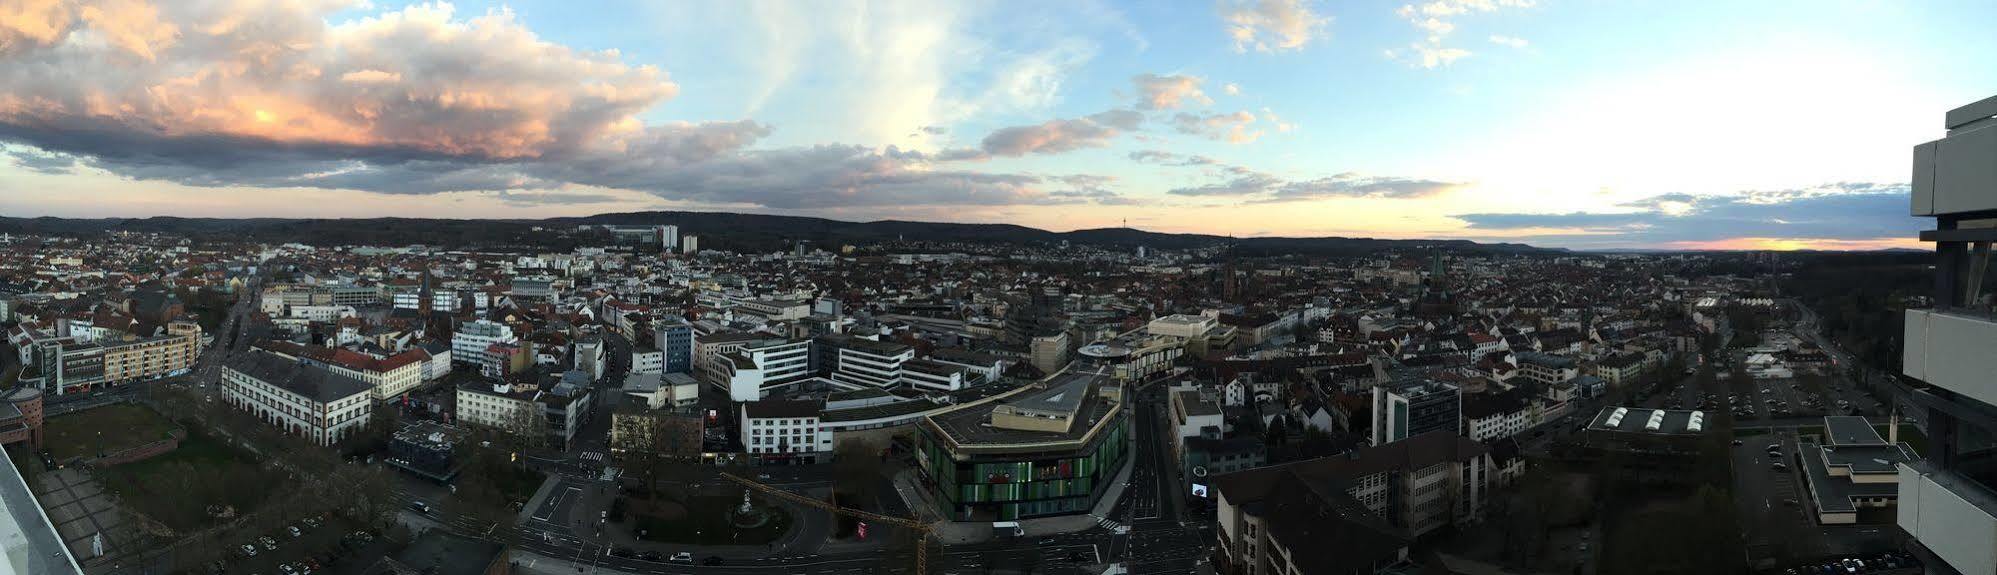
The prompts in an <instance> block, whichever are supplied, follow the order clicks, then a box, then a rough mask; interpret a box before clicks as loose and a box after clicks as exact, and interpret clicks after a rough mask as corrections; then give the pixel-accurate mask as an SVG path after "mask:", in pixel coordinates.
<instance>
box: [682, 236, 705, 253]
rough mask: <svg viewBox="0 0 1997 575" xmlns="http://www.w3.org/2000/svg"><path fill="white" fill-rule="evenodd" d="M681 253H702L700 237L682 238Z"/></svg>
mask: <svg viewBox="0 0 1997 575" xmlns="http://www.w3.org/2000/svg"><path fill="white" fill-rule="evenodd" d="M680 252H681V253H688V254H697V253H700V236H682V237H680Z"/></svg>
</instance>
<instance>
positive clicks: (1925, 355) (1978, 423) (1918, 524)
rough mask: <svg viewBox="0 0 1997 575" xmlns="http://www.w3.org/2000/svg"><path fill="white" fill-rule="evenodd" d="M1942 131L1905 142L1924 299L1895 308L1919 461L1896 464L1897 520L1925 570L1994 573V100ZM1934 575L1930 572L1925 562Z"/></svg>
mask: <svg viewBox="0 0 1997 575" xmlns="http://www.w3.org/2000/svg"><path fill="white" fill-rule="evenodd" d="M1944 127H1945V128H1946V129H1947V130H1948V134H1947V137H1944V138H1942V139H1940V140H1936V141H1933V142H1928V143H1925V144H1921V145H1918V146H1915V147H1914V176H1913V209H1912V212H1913V215H1914V216H1915V217H1926V218H1934V219H1935V229H1933V230H1928V231H1923V232H1921V239H1922V240H1923V241H1931V242H1934V243H1935V260H1934V264H1933V269H1934V270H1935V274H1936V276H1937V277H1936V281H1935V294H1934V306H1933V307H1932V308H1929V309H1909V310H1907V311H1906V330H1905V334H1904V338H1905V339H1904V341H1905V342H1906V347H1905V348H1904V351H1903V354H1904V355H1903V358H1902V359H1903V361H1902V372H1903V373H1904V374H1905V375H1906V377H1907V378H1908V380H1910V381H1909V384H1910V385H1911V387H1912V389H1911V390H1909V391H1908V392H1907V395H1906V399H1905V400H1903V401H1910V402H1911V403H1912V404H1913V409H1912V411H1913V412H1914V413H1916V414H1918V415H1919V416H1920V419H1922V420H1925V421H1926V422H1927V429H1928V443H1929V448H1928V449H1927V450H1926V451H1927V453H1924V454H1923V455H1926V456H1927V459H1925V460H1920V461H1908V462H1904V463H1901V464H1900V465H1899V466H1898V471H1899V484H1900V485H1899V489H1898V497H1899V501H1898V505H1899V509H1898V513H1897V523H1898V524H1899V526H1900V528H1901V529H1903V530H1905V531H1906V532H1907V535H1909V536H1910V537H1911V538H1912V539H1913V542H1914V543H1915V545H1914V547H1916V548H1917V551H1918V552H1919V553H1920V554H1922V555H1924V556H1925V557H1924V558H1925V559H1927V560H1928V563H1929V564H1930V569H1934V568H1935V567H1939V566H1940V565H1939V564H1946V565H1947V567H1948V568H1949V570H1951V571H1952V572H1955V573H1964V574H1971V575H1991V574H1993V573H1997V452H1993V451H1992V450H1991V449H1990V448H1989V446H1990V441H1991V438H1992V437H1997V415H1993V414H1997V379H1992V378H1991V377H1990V374H1992V373H1997V355H1992V354H1991V353H1990V350H1992V349H1997V319H1993V315H1992V313H1991V312H1992V311H1993V310H1992V309H1991V307H1990V306H1989V304H1986V303H1982V302H1983V301H1984V300H1985V299H1986V298H1987V297H1988V296H1989V294H1990V291H1991V290H1990V287H1989V286H1985V285H1983V283H1984V282H1983V277H1984V275H1985V274H1984V269H1985V268H1984V264H1985V261H1986V256H1987V254H1988V253H1989V249H1990V245H1991V243H1992V242H1997V227H1992V226H1990V225H1988V224H1989V223H1990V222H1991V221H1992V220H1993V219H1997V159H1993V158H1997V97H1991V98H1987V99H1984V100H1982V101H1979V102H1976V103H1974V104H1970V105H1967V106H1963V107H1960V108H1956V109H1954V110H1950V111H1949V112H1948V114H1947V116H1946V122H1945V123H1944ZM1935 571H1936V572H1941V571H1940V570H1938V569H1936V570H1935Z"/></svg>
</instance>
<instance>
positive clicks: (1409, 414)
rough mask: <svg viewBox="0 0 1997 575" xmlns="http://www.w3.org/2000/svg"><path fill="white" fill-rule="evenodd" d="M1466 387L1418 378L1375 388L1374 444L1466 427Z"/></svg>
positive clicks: (1460, 430) (1458, 431)
mask: <svg viewBox="0 0 1997 575" xmlns="http://www.w3.org/2000/svg"><path fill="white" fill-rule="evenodd" d="M1462 419H1463V390H1462V389H1459V388H1457V387H1456V386H1454V385H1450V384H1447V383H1443V382H1440V381H1428V380H1422V381H1415V382H1408V383H1394V384H1385V385H1377V386H1374V387H1373V432H1372V434H1371V438H1372V442H1373V445H1382V444H1387V443H1392V442H1395V441H1400V440H1403V439H1407V438H1410V437H1414V436H1417V435H1421V434H1424V433H1428V432H1431V431H1448V432H1449V433H1451V434H1459V433H1462V430H1463V423H1462Z"/></svg>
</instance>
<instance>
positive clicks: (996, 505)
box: [916, 372, 1128, 521]
mask: <svg viewBox="0 0 1997 575" xmlns="http://www.w3.org/2000/svg"><path fill="white" fill-rule="evenodd" d="M1122 409H1123V398H1122V389H1121V388H1120V387H1117V386H1116V385H1114V384H1113V383H1111V382H1110V381H1109V378H1108V376H1107V375H1106V374H1101V373H1075V372H1062V373H1059V374H1056V375H1055V376H1053V377H1050V378H1048V379H1046V380H1043V381H1041V382H1039V383H1036V384H1033V385H1028V386H1024V387H1020V388H1018V389H1016V390H1013V391H1012V392H1010V393H1006V394H1002V395H995V396H991V397H988V398H985V399H982V400H978V401H973V402H969V403H965V404H963V405H960V406H958V407H957V408H955V409H951V410H948V411H944V412H940V413H935V414H931V415H929V416H927V417H924V418H923V419H922V421H921V423H920V425H919V429H920V430H921V440H920V446H919V447H918V448H917V452H916V460H917V462H918V463H919V464H920V466H921V469H922V472H923V474H924V476H925V477H927V478H928V480H929V481H930V485H933V486H934V489H935V490H936V496H937V497H936V499H937V501H938V502H939V503H940V504H941V505H943V506H944V507H945V509H942V510H941V511H942V512H943V514H944V515H946V516H948V517H950V518H952V519H955V520H959V521H983V520H1010V519H1019V518H1025V517H1042V516H1049V515H1071V514H1078V513H1088V512H1090V510H1091V509H1093V508H1094V507H1095V505H1096V502H1097V501H1098V499H1100V498H1101V497H1102V494H1103V492H1104V490H1106V489H1107V488H1108V487H1109V483H1110V482H1111V481H1112V480H1113V478H1114V476H1115V475H1116V472H1117V469H1118V467H1119V466H1121V465H1122V463H1123V460H1124V457H1125V456H1126V455H1127V453H1126V452H1127V451H1128V441H1127V439H1126V435H1125V434H1126V433H1127V426H1126V425H1125V423H1124V419H1125V418H1123V417H1122Z"/></svg>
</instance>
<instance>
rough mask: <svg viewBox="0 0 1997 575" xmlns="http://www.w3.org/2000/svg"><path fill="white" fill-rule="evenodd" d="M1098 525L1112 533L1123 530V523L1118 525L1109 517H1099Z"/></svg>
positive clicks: (1097, 519)
mask: <svg viewBox="0 0 1997 575" xmlns="http://www.w3.org/2000/svg"><path fill="white" fill-rule="evenodd" d="M1096 525H1101V526H1103V529H1108V530H1110V531H1120V530H1122V529H1123V524H1122V523H1117V522H1116V520H1114V519H1110V518H1108V517H1097V518H1096Z"/></svg>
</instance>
